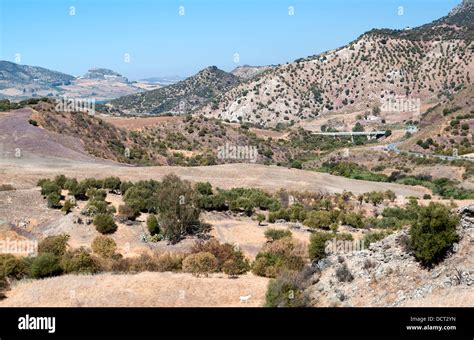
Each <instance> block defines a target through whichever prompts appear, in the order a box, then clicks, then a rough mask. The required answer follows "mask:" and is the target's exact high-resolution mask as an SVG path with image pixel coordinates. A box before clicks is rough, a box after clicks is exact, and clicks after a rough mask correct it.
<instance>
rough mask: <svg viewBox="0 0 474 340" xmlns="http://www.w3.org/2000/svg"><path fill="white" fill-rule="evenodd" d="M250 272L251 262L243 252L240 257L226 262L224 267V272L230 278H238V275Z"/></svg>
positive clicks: (237, 256)
mask: <svg viewBox="0 0 474 340" xmlns="http://www.w3.org/2000/svg"><path fill="white" fill-rule="evenodd" d="M249 270H250V264H249V261H248V260H247V259H246V258H245V257H244V255H243V254H242V253H241V252H239V254H238V255H234V256H233V257H232V258H231V259H229V260H227V261H225V262H224V264H223V265H222V271H223V272H224V273H226V274H227V275H229V276H230V277H236V276H238V275H242V274H245V273H246V272H248V271H249Z"/></svg>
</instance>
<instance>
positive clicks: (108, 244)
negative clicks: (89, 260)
mask: <svg viewBox="0 0 474 340" xmlns="http://www.w3.org/2000/svg"><path fill="white" fill-rule="evenodd" d="M91 248H92V251H93V252H94V253H96V254H98V255H100V256H102V257H105V258H111V257H112V256H114V255H115V252H116V251H117V244H116V243H115V241H114V239H113V238H111V237H108V236H104V235H99V236H96V237H95V238H94V240H93V241H92V244H91Z"/></svg>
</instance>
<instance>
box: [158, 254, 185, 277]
mask: <svg viewBox="0 0 474 340" xmlns="http://www.w3.org/2000/svg"><path fill="white" fill-rule="evenodd" d="M155 257H156V267H157V271H159V272H169V271H172V272H175V271H179V270H181V269H182V267H183V260H184V255H181V254H172V253H164V254H159V255H155Z"/></svg>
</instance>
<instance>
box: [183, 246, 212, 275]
mask: <svg viewBox="0 0 474 340" xmlns="http://www.w3.org/2000/svg"><path fill="white" fill-rule="evenodd" d="M217 268H218V262H217V259H216V257H215V256H214V255H212V254H211V253H208V252H201V253H196V254H190V255H188V256H186V258H185V259H184V260H183V270H184V271H185V272H188V273H192V274H193V275H196V276H199V275H201V274H204V275H205V276H208V275H209V273H213V272H215V271H216V270H217Z"/></svg>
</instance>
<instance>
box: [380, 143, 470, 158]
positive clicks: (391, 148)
mask: <svg viewBox="0 0 474 340" xmlns="http://www.w3.org/2000/svg"><path fill="white" fill-rule="evenodd" d="M399 144H400V142H396V143H391V144H387V145H386V146H385V147H384V149H385V150H387V151H393V152H395V153H396V154H400V153H402V152H404V153H406V154H408V155H412V156H416V157H433V158H438V159H442V160H445V161H460V160H461V161H469V162H474V158H468V157H462V156H458V157H454V156H446V155H435V154H426V153H421V152H413V151H402V150H400V149H399V148H398V145H399Z"/></svg>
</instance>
